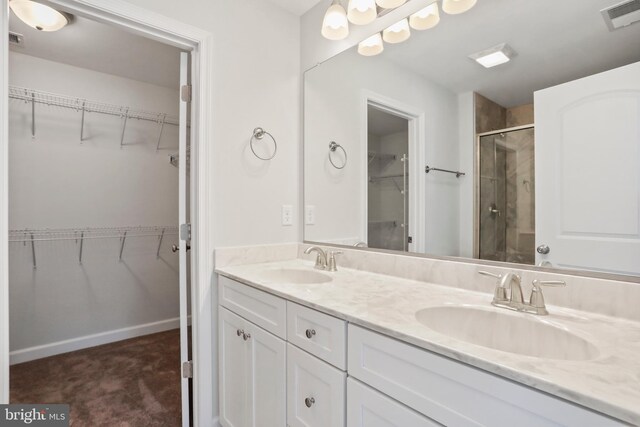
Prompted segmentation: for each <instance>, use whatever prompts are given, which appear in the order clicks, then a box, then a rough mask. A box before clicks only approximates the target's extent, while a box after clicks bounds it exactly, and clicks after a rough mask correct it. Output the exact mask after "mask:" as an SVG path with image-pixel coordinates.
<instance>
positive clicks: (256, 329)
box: [218, 277, 287, 427]
mask: <svg viewBox="0 0 640 427" xmlns="http://www.w3.org/2000/svg"><path fill="white" fill-rule="evenodd" d="M219 298H220V307H219V314H218V319H219V322H218V338H219V340H220V341H219V351H218V358H219V360H218V363H219V372H220V374H219V389H220V390H219V391H220V401H219V402H220V423H221V424H222V425H223V426H224V427H285V426H286V425H287V421H286V390H287V386H286V375H287V373H286V369H287V367H286V363H287V357H286V352H287V347H286V342H285V340H284V338H285V337H286V325H285V318H286V302H285V300H283V299H282V298H278V297H275V296H273V295H271V294H268V293H266V292H262V291H259V290H257V289H254V288H251V287H250V286H246V285H243V284H241V283H238V282H235V281H233V280H230V279H227V278H225V277H220V280H219Z"/></svg>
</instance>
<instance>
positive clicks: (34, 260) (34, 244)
mask: <svg viewBox="0 0 640 427" xmlns="http://www.w3.org/2000/svg"><path fill="white" fill-rule="evenodd" d="M31 257H32V258H33V269H34V270H35V269H36V268H37V264H36V242H35V240H34V239H33V233H31Z"/></svg>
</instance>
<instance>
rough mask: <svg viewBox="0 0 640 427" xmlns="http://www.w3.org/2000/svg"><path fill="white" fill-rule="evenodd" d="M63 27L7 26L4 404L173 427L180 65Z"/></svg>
mask: <svg viewBox="0 0 640 427" xmlns="http://www.w3.org/2000/svg"><path fill="white" fill-rule="evenodd" d="M65 17H66V19H67V20H68V22H67V25H66V26H64V28H62V29H60V30H58V31H39V30H37V29H34V28H31V27H30V26H29V25H27V24H26V23H25V22H23V21H22V20H21V19H19V18H18V16H17V15H16V14H15V13H12V14H11V18H10V24H11V25H10V30H11V47H10V49H11V51H10V55H9V70H10V73H9V84H10V87H9V94H10V96H9V98H10V99H9V254H10V260H9V281H10V283H9V286H10V288H9V294H10V349H11V369H10V397H11V401H12V403H51V404H54V403H62V404H69V405H70V416H71V420H72V425H82V426H84V425H86V426H90V425H92V426H96V425H131V426H142V425H145V426H147V425H180V424H181V404H182V401H181V399H183V398H184V393H182V397H181V384H184V383H183V380H182V373H181V369H182V366H181V336H180V307H181V306H180V304H181V303H180V301H181V292H180V276H181V273H182V274H183V275H184V277H185V278H186V279H185V280H188V271H186V270H185V269H186V265H188V263H185V266H183V270H185V271H182V272H181V267H180V258H179V256H180V255H181V254H180V251H179V249H180V246H179V244H180V243H179V242H180V237H181V236H180V227H179V224H180V221H179V207H180V201H181V198H180V197H179V194H180V191H179V182H180V180H179V176H180V173H181V172H184V174H185V175H184V176H187V175H186V174H187V172H188V167H187V165H188V163H187V162H188V157H189V156H187V155H185V156H184V157H185V159H182V160H184V161H183V162H180V156H179V154H178V153H179V148H180V144H179V140H180V138H179V136H180V129H181V125H180V124H181V120H182V126H185V127H186V126H188V125H187V123H185V122H184V118H186V113H185V114H183V115H181V114H180V109H181V101H180V100H181V90H180V87H181V80H180V78H181V66H182V68H184V61H183V63H182V65H181V51H180V50H179V49H178V48H175V47H173V46H169V45H166V44H162V43H160V42H158V41H155V40H151V39H147V38H143V37H140V36H138V35H134V34H132V33H129V32H125V31H123V30H122V29H120V28H117V27H114V26H110V25H106V24H103V23H98V22H94V21H91V20H89V19H86V18H83V17H80V16H68V15H65ZM184 56H185V55H184V53H183V54H182V58H184ZM182 71H183V72H184V69H183V70H182ZM183 74H184V73H183ZM182 98H183V99H184V96H183V97H182ZM185 135H186V133H185ZM185 144H186V142H185ZM183 152H184V153H188V149H187V147H186V146H185V148H184V151H183ZM179 166H180V167H182V168H183V169H185V170H181V168H180V167H179ZM187 182H188V180H187ZM185 188H186V186H185ZM185 194H186V192H185ZM182 201H183V203H184V209H185V210H186V209H187V207H186V206H187V203H186V195H185V197H184V200H182ZM182 238H183V240H186V239H187V237H185V236H184V230H183V236H182ZM183 247H184V248H185V249H186V248H187V246H186V243H185V245H184V246H183ZM185 252H186V251H185ZM184 256H185V257H186V256H187V255H186V254H184ZM185 289H186V288H185ZM183 302H184V303H185V304H186V298H185V297H184V295H183ZM183 317H185V316H183ZM183 329H186V328H183ZM186 334H187V331H186V330H183V335H184V336H183V340H185V341H183V344H184V342H187V341H188V340H186V338H185V337H186Z"/></svg>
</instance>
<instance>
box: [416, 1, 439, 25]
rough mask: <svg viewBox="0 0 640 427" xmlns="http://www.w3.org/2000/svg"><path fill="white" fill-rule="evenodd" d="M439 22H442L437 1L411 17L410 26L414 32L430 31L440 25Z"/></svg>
mask: <svg viewBox="0 0 640 427" xmlns="http://www.w3.org/2000/svg"><path fill="white" fill-rule="evenodd" d="M438 22H440V12H439V11H438V2H437V1H435V2H433V3H431V4H430V5H429V6H427V7H425V8H424V9H421V10H419V11H417V12H416V13H414V14H413V15H411V16H410V17H409V25H411V28H413V29H414V30H428V29H430V28H433V27H435V26H436V25H438Z"/></svg>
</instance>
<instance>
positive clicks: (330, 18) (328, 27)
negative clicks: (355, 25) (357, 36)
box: [322, 0, 349, 40]
mask: <svg viewBox="0 0 640 427" xmlns="http://www.w3.org/2000/svg"><path fill="white" fill-rule="evenodd" d="M322 35H323V36H324V37H325V38H327V39H329V40H342V39H345V38H346V37H347V36H348V35H349V21H347V12H346V11H345V10H344V7H342V4H340V0H333V2H332V3H331V6H329V9H327V12H326V13H325V14H324V19H323V21H322Z"/></svg>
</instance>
